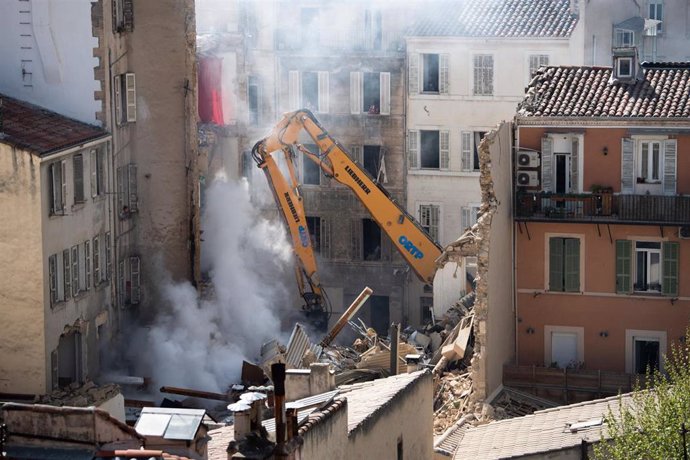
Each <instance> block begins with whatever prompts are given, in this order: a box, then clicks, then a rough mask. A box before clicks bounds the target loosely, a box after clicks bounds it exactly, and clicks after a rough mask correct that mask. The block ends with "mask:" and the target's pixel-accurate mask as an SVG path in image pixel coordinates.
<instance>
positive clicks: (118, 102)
mask: <svg viewBox="0 0 690 460" xmlns="http://www.w3.org/2000/svg"><path fill="white" fill-rule="evenodd" d="M113 4H114V3H113ZM121 91H122V77H121V76H120V75H115V83H114V84H113V93H114V97H113V100H114V101H115V123H116V124H118V125H119V124H120V123H122V93H121Z"/></svg>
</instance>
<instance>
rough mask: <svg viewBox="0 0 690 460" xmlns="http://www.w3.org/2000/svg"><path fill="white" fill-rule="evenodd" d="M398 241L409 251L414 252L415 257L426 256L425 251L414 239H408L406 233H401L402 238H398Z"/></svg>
mask: <svg viewBox="0 0 690 460" xmlns="http://www.w3.org/2000/svg"><path fill="white" fill-rule="evenodd" d="M398 243H400V244H402V247H404V248H405V250H406V251H407V252H409V253H410V254H412V255H413V256H414V258H415V259H422V258H423V257H424V253H423V252H422V251H420V250H419V248H418V247H417V246H415V245H414V243H413V242H412V241H410V240H408V239H407V237H406V236H405V235H400V238H398Z"/></svg>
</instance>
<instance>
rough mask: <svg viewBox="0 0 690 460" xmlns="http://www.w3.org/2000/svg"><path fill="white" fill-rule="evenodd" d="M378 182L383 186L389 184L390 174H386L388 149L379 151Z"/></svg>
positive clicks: (383, 148)
mask: <svg viewBox="0 0 690 460" xmlns="http://www.w3.org/2000/svg"><path fill="white" fill-rule="evenodd" d="M376 181H377V182H379V183H381V184H387V183H388V173H387V172H386V148H385V147H381V150H380V151H379V171H378V174H377V175H376Z"/></svg>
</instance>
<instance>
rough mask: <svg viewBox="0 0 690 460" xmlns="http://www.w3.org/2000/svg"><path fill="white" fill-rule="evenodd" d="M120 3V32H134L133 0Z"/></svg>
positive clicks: (124, 0)
mask: <svg viewBox="0 0 690 460" xmlns="http://www.w3.org/2000/svg"><path fill="white" fill-rule="evenodd" d="M121 1H122V30H123V31H125V32H131V31H133V30H134V0H121Z"/></svg>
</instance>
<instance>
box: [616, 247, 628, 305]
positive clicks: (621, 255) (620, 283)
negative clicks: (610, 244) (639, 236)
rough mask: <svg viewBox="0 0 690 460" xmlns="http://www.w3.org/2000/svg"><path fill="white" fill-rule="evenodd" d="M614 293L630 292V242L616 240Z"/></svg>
mask: <svg viewBox="0 0 690 460" xmlns="http://www.w3.org/2000/svg"><path fill="white" fill-rule="evenodd" d="M616 292H617V293H618V294H628V293H630V292H632V241H628V240H616Z"/></svg>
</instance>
